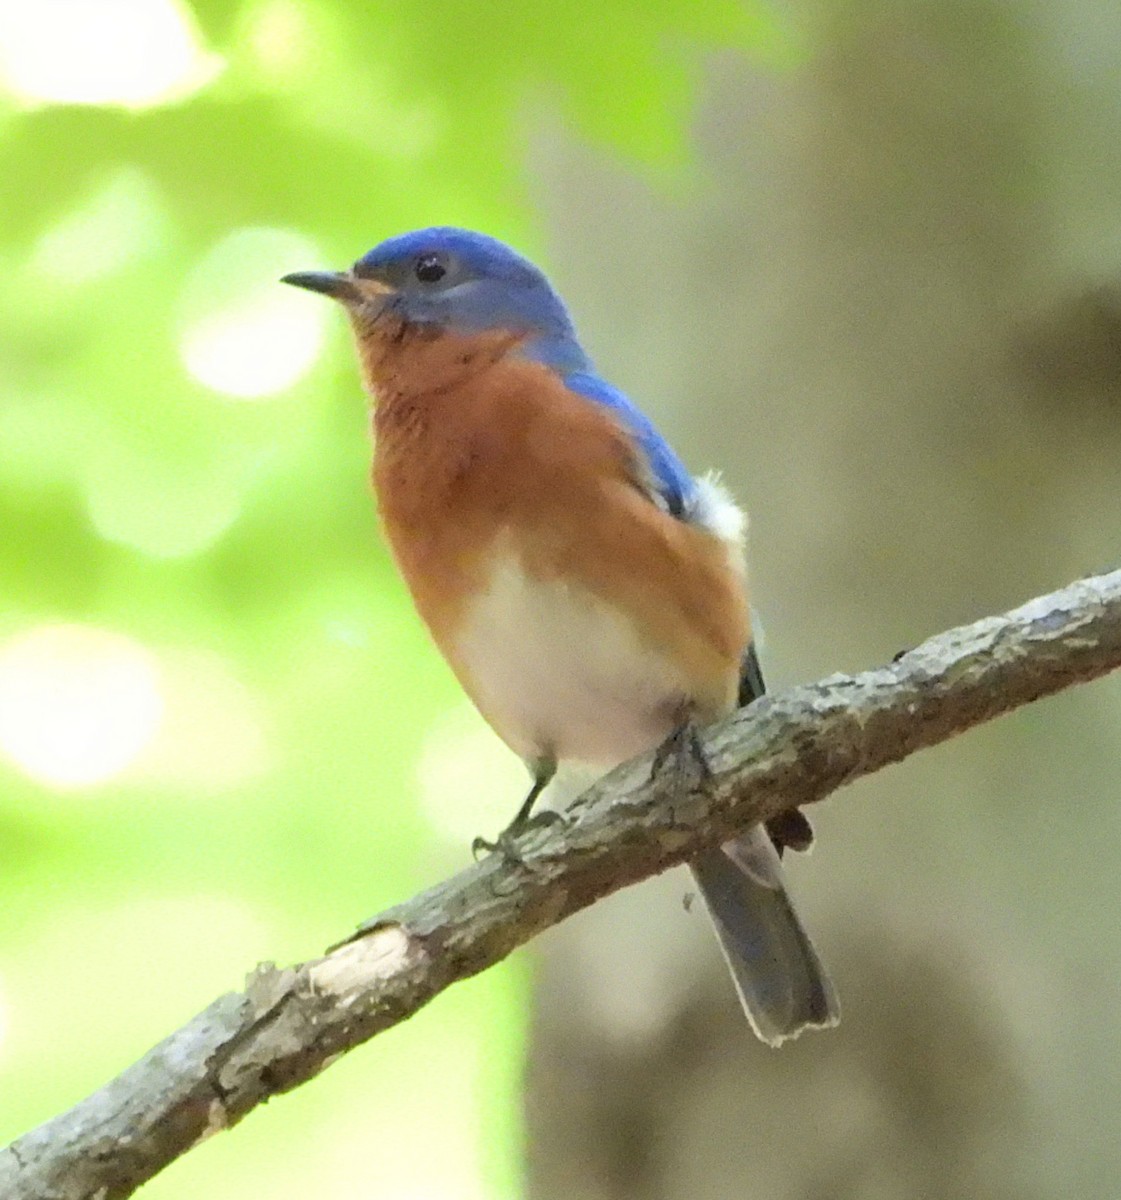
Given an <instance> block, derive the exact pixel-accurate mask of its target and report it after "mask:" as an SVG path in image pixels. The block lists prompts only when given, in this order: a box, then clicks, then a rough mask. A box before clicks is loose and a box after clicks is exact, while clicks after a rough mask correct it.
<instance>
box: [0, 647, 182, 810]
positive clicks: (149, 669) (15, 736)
mask: <svg viewBox="0 0 1121 1200" xmlns="http://www.w3.org/2000/svg"><path fill="white" fill-rule="evenodd" d="M162 713H163V700H162V697H161V691H160V681H159V673H158V670H157V667H156V663H155V660H154V659H153V657H152V655H151V654H150V653H149V652H148V651H147V650H145V648H144V647H143V646H141V645H140V644H139V643H138V642H134V641H133V640H132V639H131V638H127V637H124V636H123V635H122V634H119V633H113V632H110V631H109V630H106V629H97V628H95V627H93V626H86V625H41V626H37V627H35V628H33V629H29V630H25V631H24V632H22V633H19V634H16V635H15V636H14V637H12V638H10V639H9V640H8V641H7V642H5V643H4V644H3V645H0V753H3V754H4V755H5V756H6V757H7V758H8V759H10V760H11V761H12V762H13V763H14V764H15V765H16V766H17V767H19V768H20V770H22V771H23V772H24V773H25V774H27V775H29V776H30V777H31V778H32V779H35V780H37V781H38V782H40V783H44V784H47V785H49V786H53V787H58V788H77V787H87V786H90V785H92V784H96V783H103V782H105V781H106V780H108V779H111V778H112V777H113V776H115V775H117V774H119V773H120V772H121V771H122V770H124V768H125V767H127V766H128V764H129V763H130V762H132V760H133V759H134V758H135V757H136V756H137V755H138V754H139V753H140V751H141V750H142V749H143V748H144V746H145V745H146V744H147V742H148V741H149V740H150V739H151V738H152V737H153V735H154V734H155V732H156V730H157V729H158V727H159V724H160V719H161V716H162Z"/></svg>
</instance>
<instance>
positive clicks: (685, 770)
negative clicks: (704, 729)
mask: <svg viewBox="0 0 1121 1200" xmlns="http://www.w3.org/2000/svg"><path fill="white" fill-rule="evenodd" d="M663 771H672V772H673V773H674V775H675V776H676V777H677V779H678V780H679V782H680V786H681V787H682V789H683V790H685V791H695V790H696V791H700V790H703V789H704V788H705V787H707V786H708V783H709V781H710V780H711V779H712V767H711V766H710V765H709V761H708V755H706V754H705V748H704V743H703V742H702V741H701V735H700V732H699V731H698V729H697V726H696V725H695V724H694V722H693V721H692V720H691V719H687V720H684V721H682V722H680V724H678V725H677V726H676V727H675V728H674V730H673V732H672V733H671V734H670V735H669V737H668V738H666V740H665V741H664V742H663V743H662V744H661V745H660V746H659V747H658V749H657V750H655V751H654V762H653V765H652V766H651V767H650V778H651V779H657V777H658V776H659V775H661V774H662V772H663Z"/></svg>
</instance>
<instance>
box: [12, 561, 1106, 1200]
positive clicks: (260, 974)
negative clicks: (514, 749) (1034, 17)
mask: <svg viewBox="0 0 1121 1200" xmlns="http://www.w3.org/2000/svg"><path fill="white" fill-rule="evenodd" d="M1118 666H1121V571H1114V572H1112V573H1110V574H1108V575H1101V576H1097V577H1094V578H1090V579H1084V580H1081V581H1080V582H1077V583H1074V584H1071V585H1070V586H1069V587H1066V588H1063V589H1062V590H1061V591H1058V592H1054V593H1052V594H1051V595H1049V596H1041V597H1039V598H1037V599H1035V600H1032V601H1030V602H1029V603H1027V604H1025V605H1023V606H1022V607H1020V608H1017V609H1015V610H1013V611H1012V612H1009V613H1006V614H1004V615H1003V616H999V617H987V618H985V619H984V620H981V621H977V622H975V623H974V624H972V625H966V626H962V627H960V628H958V629H952V630H950V631H949V632H947V633H943V634H940V635H938V636H937V637H934V638H931V639H930V640H928V641H926V642H924V643H923V644H922V645H920V646H918V647H917V648H916V649H914V650H911V651H910V652H909V653H907V654H905V655H903V656H901V657H900V658H899V659H898V660H897V661H896V662H894V663H892V664H891V665H889V666H885V667H880V668H877V669H875V670H871V671H865V672H863V673H861V674H859V675H852V676H850V675H833V676H830V677H829V678H827V679H823V680H821V681H820V682H819V683H814V684H809V685H807V686H804V687H797V688H792V689H790V690H789V691H786V692H781V693H776V694H774V695H770V696H767V697H765V698H764V699H762V700H760V701H758V702H757V703H755V704H752V705H751V706H750V707H749V708H747V709H743V710H741V711H739V712H737V713H735V714H734V715H733V716H731V717H729V718H728V719H727V720H725V721H723V722H721V723H720V724H719V725H715V726H713V727H711V728H710V729H708V730H707V731H706V733H705V738H704V742H705V748H706V752H707V756H708V759H709V762H710V764H711V766H712V772H713V773H712V778H711V780H710V781H709V783H708V785H707V786H706V787H705V789H704V790H703V791H693V792H690V793H688V794H684V795H683V794H681V786H680V780H677V781H676V786H675V780H674V779H673V778H672V774H673V773H672V772H670V773H663V775H662V776H660V777H658V778H655V779H651V778H650V759H649V758H646V759H640V760H636V761H635V762H633V763H628V764H626V765H624V766H622V767H620V768H619V769H618V770H616V771H613V772H612V773H611V774H610V775H609V776H608V777H607V778H605V779H604V780H603V781H601V782H600V783H598V784H597V785H596V786H595V787H593V788H591V789H590V790H589V791H588V792H586V793H585V794H584V795H583V796H581V797H580V798H579V799H578V800H577V801H576V802H575V803H574V805H573V806H572V808H571V809H570V810H569V815H570V818H571V819H570V820H569V821H568V822H567V823H566V824H564V825H561V824H559V823H558V824H556V825H551V826H548V827H547V828H538V829H533V830H530V831H528V832H527V833H525V834H524V835H522V836H521V837H520V838H519V839H518V841H517V847H518V850H519V852H520V854H521V856H522V861H520V862H514V861H511V860H509V859H506V858H503V857H502V856H501V855H491V856H489V857H488V858H486V859H485V860H484V861H483V862H480V863H477V864H475V865H474V866H472V867H469V868H468V869H466V870H464V871H461V872H460V873H459V874H458V875H456V876H454V877H453V878H452V879H449V880H447V881H446V882H444V883H441V884H438V885H437V886H436V887H434V888H431V889H430V890H429V891H427V892H424V893H422V894H421V895H419V896H417V897H415V898H414V899H412V900H409V901H407V902H406V903H404V904H401V905H398V906H397V907H395V908H392V909H389V910H387V911H386V912H384V913H382V914H380V915H379V916H377V917H375V918H373V919H372V920H370V921H368V922H367V923H366V924H365V925H364V926H363V927H362V929H361V930H360V931H359V932H358V933H357V934H355V935H354V936H353V937H352V938H350V939H348V940H347V941H346V942H344V943H343V944H342V945H340V946H338V947H336V948H335V949H333V950H331V951H330V952H328V953H327V954H326V955H324V956H323V957H321V958H316V959H313V960H311V961H309V962H306V963H302V964H300V965H299V966H296V967H284V968H278V967H275V966H273V965H271V964H266V965H263V966H260V967H258V968H257V969H256V970H255V971H253V973H252V974H251V975H250V976H249V978H248V980H247V982H246V987H245V990H244V991H242V992H237V993H232V994H230V995H226V996H222V997H220V998H219V999H218V1000H215V1001H214V1003H213V1004H211V1005H210V1007H209V1008H207V1009H205V1010H204V1011H203V1012H201V1013H200V1014H199V1015H198V1016H197V1017H195V1018H194V1019H193V1020H192V1021H190V1022H188V1024H186V1025H185V1026H183V1028H182V1029H179V1030H178V1031H177V1032H175V1033H173V1034H171V1036H170V1037H168V1038H166V1039H165V1040H164V1041H163V1042H161V1043H160V1044H159V1045H158V1046H156V1047H155V1048H154V1049H152V1050H151V1051H149V1052H148V1054H146V1055H145V1056H144V1057H143V1058H142V1059H141V1060H140V1061H139V1062H137V1063H135V1064H134V1065H133V1066H131V1067H129V1068H128V1069H127V1070H126V1071H124V1072H123V1073H122V1074H121V1075H119V1076H118V1077H117V1078H116V1079H114V1080H113V1081H112V1082H111V1083H109V1084H107V1085H106V1086H105V1087H103V1088H101V1089H100V1090H99V1091H97V1092H95V1093H93V1094H92V1095H91V1096H89V1097H87V1098H86V1099H85V1100H83V1101H81V1102H80V1103H79V1104H77V1105H75V1106H74V1107H73V1108H72V1109H70V1110H69V1111H68V1112H64V1113H62V1114H61V1115H60V1116H58V1117H55V1118H54V1119H53V1120H51V1121H48V1122H47V1123H46V1124H44V1125H42V1126H40V1127H39V1128H38V1129H35V1130H33V1131H32V1132H30V1133H28V1134H26V1135H25V1136H23V1137H21V1138H19V1139H18V1140H17V1141H16V1142H13V1143H12V1145H11V1146H9V1147H8V1148H7V1149H5V1150H3V1151H0V1196H3V1197H5V1200H118V1198H119V1197H124V1196H130V1195H132V1193H133V1192H134V1191H135V1190H136V1189H137V1188H138V1187H139V1186H140V1185H141V1184H142V1183H144V1181H145V1180H147V1179H150V1178H151V1177H152V1176H153V1175H155V1174H156V1173H157V1172H158V1171H159V1170H161V1169H162V1168H163V1167H164V1166H166V1165H167V1164H168V1163H170V1162H171V1161H172V1160H173V1159H175V1158H177V1157H178V1156H179V1155H181V1154H183V1153H184V1152H185V1151H187V1150H189V1149H190V1148H191V1146H193V1145H194V1144H195V1143H196V1142H198V1141H199V1140H200V1139H202V1138H204V1137H206V1136H208V1135H209V1134H211V1133H214V1132H216V1131H218V1130H220V1129H225V1128H227V1127H229V1126H230V1125H233V1124H235V1123H236V1122H237V1121H239V1120H241V1118H242V1117H244V1116H245V1114H246V1113H248V1112H249V1111H250V1110H251V1109H253V1108H254V1107H256V1106H257V1105H258V1104H260V1103H262V1102H263V1101H265V1100H267V1099H268V1098H269V1097H271V1096H274V1095H277V1094H278V1093H280V1092H284V1091H287V1090H288V1089H289V1088H292V1087H295V1086H297V1085H298V1084H300V1083H303V1082H304V1080H306V1079H310V1078H311V1077H312V1076H313V1075H316V1074H318V1073H319V1072H320V1071H322V1070H323V1069H324V1068H325V1067H327V1066H329V1065H330V1063H331V1062H333V1061H334V1060H335V1059H336V1058H337V1057H338V1056H339V1055H340V1054H343V1053H345V1052H346V1051H348V1050H351V1049H353V1048H354V1047H355V1046H357V1045H359V1044H360V1043H362V1042H364V1041H366V1040H367V1039H368V1038H371V1037H373V1036H374V1035H375V1034H377V1033H380V1032H381V1031H382V1030H383V1029H387V1028H388V1027H389V1026H391V1025H395V1024H397V1022H399V1021H403V1020H405V1019H406V1018H407V1017H410V1016H411V1015H412V1014H413V1013H415V1012H416V1011H417V1010H418V1009H419V1008H421V1007H422V1006H423V1005H424V1004H426V1003H427V1002H428V1001H429V1000H431V999H432V998H433V996H435V995H437V994H438V993H439V992H442V991H443V990H444V989H445V988H446V987H448V986H449V985H451V984H453V983H455V982H456V981H457V980H459V979H465V978H467V977H468V976H470V975H474V974H476V973H477V972H479V971H483V970H485V969H486V968H487V967H489V966H491V965H493V964H494V963H496V962H499V961H500V960H501V959H503V958H505V957H506V955H507V954H509V953H510V952H511V951H512V950H513V949H514V948H515V947H517V946H520V945H522V944H523V943H524V942H527V941H529V939H530V938H532V937H533V936H534V935H535V934H537V933H540V932H541V930H543V929H547V928H548V927H549V926H551V925H555V924H557V922H559V921H561V920H563V919H564V918H565V917H567V916H569V915H570V914H572V913H574V912H577V911H579V910H580V909H582V908H585V907H587V906H588V905H590V904H592V903H594V902H595V901H596V900H598V899H600V898H601V897H603V896H606V895H608V894H610V893H611V892H614V891H617V890H618V889H620V888H623V887H626V886H627V885H628V884H632V883H637V882H638V881H639V880H641V879H645V878H646V877H648V876H650V875H654V874H657V873H658V872H659V871H664V870H665V869H666V868H667V867H671V866H673V865H675V864H676V863H680V862H684V861H686V860H687V859H689V858H691V857H692V856H693V855H694V854H695V853H696V852H697V851H698V850H699V849H701V848H702V847H704V846H709V845H713V844H716V843H719V842H721V841H723V840H725V839H726V838H727V837H728V836H729V835H730V834H732V833H734V832H735V831H736V830H739V829H743V828H745V827H747V826H749V825H751V824H753V823H754V822H756V821H760V820H765V819H766V818H768V817H771V816H774V815H776V814H777V813H779V812H781V811H782V810H783V809H786V808H789V807H790V806H791V805H803V804H812V803H814V802H815V801H817V800H821V799H823V798H824V797H825V796H828V795H829V794H830V793H832V792H834V791H836V789H837V788H839V787H841V786H842V785H843V784H845V783H848V782H850V781H851V780H853V779H858V778H860V776H862V775H868V774H870V773H871V772H873V771H878V770H879V769H880V768H881V767H885V766H887V765H888V764H889V763H894V762H898V761H899V760H900V759H903V758H906V757H907V756H908V755H910V754H913V753H914V752H915V751H916V750H921V749H922V748H923V747H924V746H933V745H935V744H936V743H938V742H943V741H946V740H947V739H949V738H951V737H953V736H954V735H955V734H958V733H962V732H964V731H965V730H966V729H969V728H971V727H972V726H974V725H978V724H980V723H981V722H983V721H988V720H991V719H992V718H993V717H997V716H1000V715H1001V714H1002V713H1006V712H1010V711H1011V710H1012V709H1015V708H1019V707H1020V706H1021V705H1024V704H1027V703H1029V702H1030V701H1032V700H1036V699H1038V698H1039V697H1041V696H1047V695H1050V694H1052V693H1053V692H1058V691H1061V690H1062V689H1063V688H1065V687H1069V686H1070V685H1071V684H1074V683H1083V682H1086V681H1088V680H1091V679H1096V678H1097V677H1098V676H1100V675H1104V674H1106V673H1107V672H1109V671H1112V670H1114V669H1115V668H1116V667H1118Z"/></svg>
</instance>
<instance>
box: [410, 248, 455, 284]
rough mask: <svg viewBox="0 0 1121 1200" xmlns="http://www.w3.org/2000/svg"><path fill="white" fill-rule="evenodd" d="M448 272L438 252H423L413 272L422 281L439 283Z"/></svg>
mask: <svg viewBox="0 0 1121 1200" xmlns="http://www.w3.org/2000/svg"><path fill="white" fill-rule="evenodd" d="M447 273H448V268H447V267H446V266H445V265H444V263H443V261H442V260H441V259H440V256H439V255H438V254H422V255H421V256H420V258H418V259H417V260H416V263H415V264H414V266H413V274H414V275H415V276H416V277H417V279H419V280H420V282H421V283H437V282H439V280H441V279H443V278H444V276H445V275H446V274H447Z"/></svg>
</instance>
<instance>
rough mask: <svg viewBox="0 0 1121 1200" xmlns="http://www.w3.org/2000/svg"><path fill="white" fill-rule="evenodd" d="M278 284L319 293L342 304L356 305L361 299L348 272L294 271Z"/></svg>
mask: <svg viewBox="0 0 1121 1200" xmlns="http://www.w3.org/2000/svg"><path fill="white" fill-rule="evenodd" d="M280 282H281V283H290V284H291V285H292V286H293V287H298V288H306V289H307V290H308V291H309V292H321V293H322V294H323V295H324V296H330V297H331V298H332V299H333V300H341V301H342V302H343V303H344V304H348V303H357V302H358V301H359V300H361V299H362V296H361V294H360V292H359V291H358V288H357V287H356V286H355V283H354V277H353V276H352V275H351V274H350V272H349V271H296V272H294V273H293V274H291V275H285V276H284V278H283V279H281V281H280Z"/></svg>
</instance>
